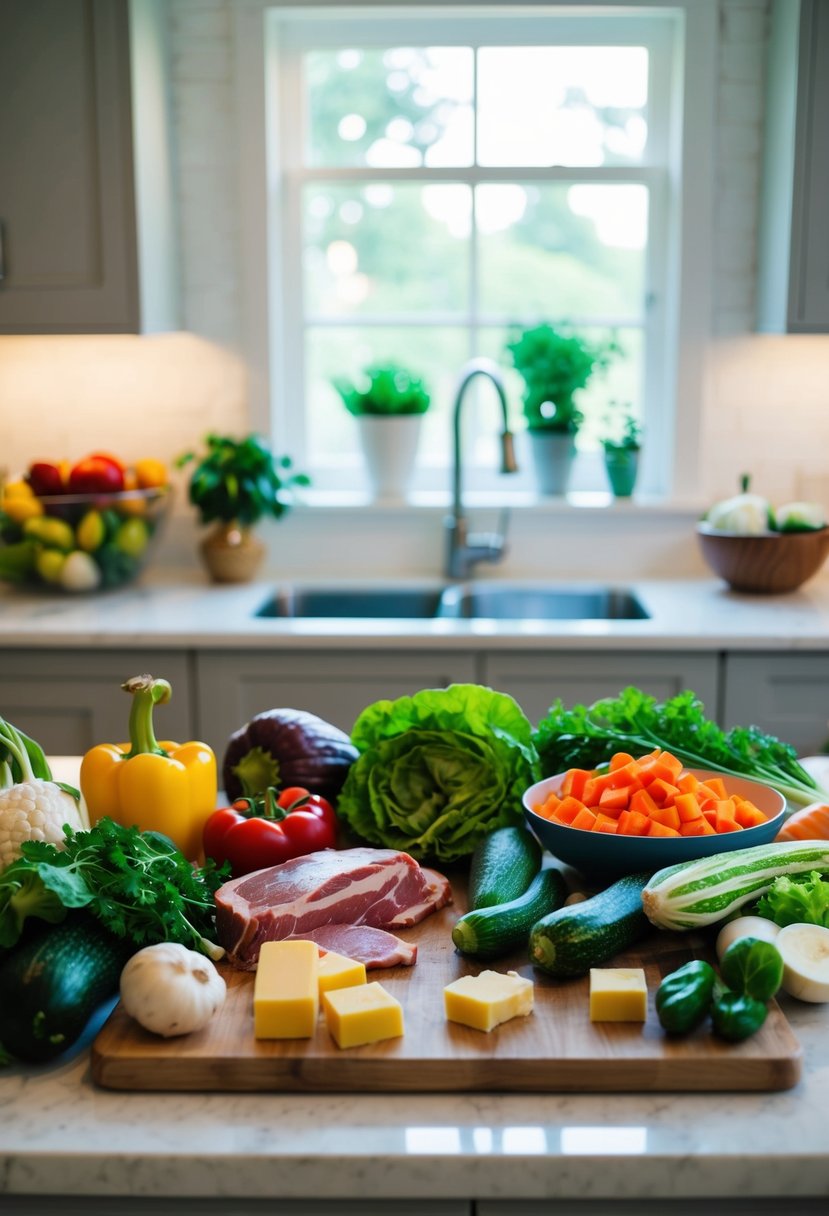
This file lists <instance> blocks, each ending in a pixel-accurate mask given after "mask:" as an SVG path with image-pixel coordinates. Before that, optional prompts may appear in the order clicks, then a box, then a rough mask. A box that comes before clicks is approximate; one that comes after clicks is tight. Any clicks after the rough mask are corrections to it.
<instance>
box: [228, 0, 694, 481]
mask: <svg viewBox="0 0 829 1216" xmlns="http://www.w3.org/2000/svg"><path fill="white" fill-rule="evenodd" d="M346 7H347V8H348V18H347V20H346V24H347V28H348V30H349V36H348V37H346V38H345V42H349V41H351V42H353V41H354V34H353V31H354V25H353V20H354V19H364V20H366V21H367V25H366V27H365V28H366V35H367V36H368V31H369V30H372V31H373V40H374V41H375V42H376V43H382V44H384V45H392V44H393V43H394V42H398V44H399V43H400V42H401V41H403V42H405V41H406V39H405V38H402V39H401V31H400V26H399V25H397V24H396V23H395V20H394V17H395V15H397V16H398V17H399V16H400V13H401V11H404V12H405V14H406V17H407V19H409V20H414V18H412V12H413V11H416V13H417V20H423V21H425V22H426V23H427V24H428V25H429V31H430V32H429V40H430V41H431V42H432V43H433V44H436V43H439V42H445V41H446V40H447V38H448V37H451V34H450V31H451V30H452V23H453V20H455V19H456V18H457V17H459V16H460V17H462V16H464V6H463V5H454V6H452V8H451V9H447V8H440V9H436V8H430V7H428V6H421V5H412V4H386V5H384V6H382V7H379V6H378V7H372V8H354V7H352V6H346V5H338V4H336V3H335V4H331V3H329V4H326V5H316V4H314V3H313V2H312V3H310V4H308V3H306V4H304V5H303V6H302V7H301V8H297V6H296V5H284V4H278V3H276V4H274V3H270V4H268V3H267V2H266V0H246V2H245V4H244V5H243V6H242V7H240V8H238V9H237V10H236V14H235V21H236V30H235V35H236V48H237V81H238V97H237V102H238V115H239V134H240V139H239V153H240V155H239V168H240V174H241V181H242V183H243V186H242V214H241V234H242V245H243V250H244V255H243V301H242V303H243V332H244V334H245V346H246V351H245V353H246V354H247V357H248V361H249V364H250V366H251V408H252V420H253V422H254V424H255V425H257V427H258V429H260V430H262V431H264V432H265V433H268V434H270V435H271V436H272V437H273V441H274V444H275V446H276V447H277V448H279V449H280V450H288V451H291V453H292V454H294V455H296V453H297V452H298V451H301V435H300V433H299V431H298V430H297V429H296V411H295V409H293V410H292V408H291V402H294V403H295V402H296V400H297V396H296V386H297V384H301V373H300V375H299V378H298V372H297V363H298V360H299V353H300V352H299V345H300V344H299V343H298V342H297V339H296V334H294V335H292V336H289V334H290V326H289V325H288V326H287V327H286V324H285V321H286V317H287V316H288V315H289V313H290V308H291V305H290V301H291V295H292V293H293V292H295V291H296V274H297V270H296V265H295V266H294V269H293V270H291V268H290V257H289V258H288V259H287V260H286V258H285V250H284V247H282V248H281V247H280V244H281V242H280V241H279V240H274V239H272V235H273V234H269V231H268V212H269V208H273V207H274V206H276V207H278V208H280V209H281V212H282V224H283V229H282V230H283V233H289V232H294V233H295V232H297V231H298V230H299V227H298V221H299V216H298V215H297V214H296V213H295V210H294V208H293V207H292V206H291V199H292V198H294V199H295V198H296V197H297V192H296V191H293V192H292V191H290V190H286V189H285V182H286V178H285V177H284V176H283V174H282V173H281V171H277V170H276V169H275V167H274V166H275V165H276V164H277V162H279V163H280V164H281V165H282V164H284V163H285V160H286V156H287V159H288V169H289V171H290V167H291V158H292V157H293V158H294V159H295V158H296V155H297V150H296V147H295V146H293V147H292V145H291V142H290V135H289V133H290V130H291V125H290V121H289V119H290V116H285V117H284V120H283V116H282V115H280V114H279V109H278V97H277V96H276V95H275V94H274V92H273V90H274V88H275V86H276V84H277V82H276V81H275V79H274V78H273V76H272V74H271V73H270V71H269V70H268V64H269V63H270V64H272V62H273V58H272V52H273V49H274V48H273V39H274V38H275V37H276V35H277V31H278V29H279V18H280V16H282V17H283V18H284V17H286V16H288V17H291V18H295V19H300V18H301V19H302V20H303V21H309V20H310V21H313V22H314V23H317V28H318V29H319V30H320V31H321V33H323V34H324V37H325V38H328V39H329V40H330V42H331V43H332V45H342V44H343V43H342V38H343V30H344V28H345V27H344V25H343V24H341V23H342V22H343V20H344V19H343V18H342V9H343V8H346ZM472 7H474V8H475V9H476V13H475V16H476V17H477V16H479V15H480V14H481V6H472ZM338 10H339V11H338ZM614 10H622V11H623V12H624V13H625V14H631V13H635V14H636V15H637V16H639V17H641V18H643V19H646V18H647V17H648V15H649V12H650V14H651V15H653V10H658V12H659V13H663V14H664V13H666V12H668V13H670V14H671V15H672V17H673V19H674V30H675V35H676V36H675V38H674V43H673V51H672V53H673V54H674V56H675V57H676V58H675V61H674V72H673V77H674V82H675V93H674V96H673V97H672V99H671V106H670V117H669V121H670V122H671V123H672V124H674V127H675V129H676V127H677V126H678V127H679V130H680V135H679V136H677V137H676V138H675V139H674V149H675V154H674V157H673V159H672V160H671V161H670V162H669V163H668V169H667V173H664V174H663V173H661V172H660V171H659V170H656V169H655V168H654V166H653V165H652V164H647V163H646V164H643V165H642V166H641V168H636V169H628V168H625V169H624V170H623V173H624V176H625V179H626V180H637V179H640V180H643V181H646V182H647V184H648V186H649V188H650V191H651V207H652V208H653V213H652V216H651V220H650V231H651V240H650V247H651V249H652V251H653V253H654V254H655V255H658V253H659V251H660V250H664V251H665V257H664V261H660V258H659V256H652V257H651V258H650V259H649V264H648V274H647V279H648V291H649V293H652V298H653V297H655V307H654V310H653V314H652V315H651V316H649V318H648V328H649V340H648V343H647V348H648V350H650V351H653V350H654V342H653V341H652V334H653V333H654V332H656V333H657V334H659V335H660V338H659V340H660V341H661V342H662V349H663V351H664V352H665V353H664V361H663V375H662V378H661V381H660V382H659V383H655V380H654V376H653V372H652V369H648V374H646V383H647V384H648V387H649V390H650V400H649V401H647V402H646V403H645V423H646V426H647V430H648V443H647V445H646V447H645V451H644V463H643V471H642V482H641V485H642V488H643V490H644V491H645V492H646V493H647V494H650V495H651V496H652V497H653V498H655V499H664V500H667V499H671V500H674V501H676V500H678V499H679V500H682V499H688V498H693V497H694V494H695V491H696V487H697V480H698V468H699V432H700V424H701V417H702V412H703V408H704V402H705V392H706V387H707V374H706V347H707V343H708V341H709V337H710V332H711V324H710V315H711V299H710V282H711V273H710V272H711V263H710V249H711V223H712V217H711V212H712V193H713V152H712V144H713V140H712V135H713V129H714V127H713V114H714V89H715V83H716V70H715V65H716V54H715V51H716V29H717V22H716V18H717V9H716V2H715V0H677V2H676V3H673V4H668V5H663V4H655V3H654V4H652V3H648V2H646V3H641V4H638V5H635V6H631V5H627V4H622V3H614V2H611V3H609V4H604V5H601V6H594V5H590V4H570V5H567V6H562V5H532V4H531V5H521V6H510V11H509V15H508V16H507V15H505V16H503V17H502V18H501V19H500V20H501V21H502V23H503V24H502V25H501V30H500V32H498V35H497V38H496V37H493V40H494V41H497V42H503V44H504V45H506V44H508V43H509V42H510V41H511V42H513V44H515V43H519V44H520V43H524V44H525V43H526V42H527V27H524V26H522V28H521V31H520V35H519V36H516V35H515V33H514V32H513V33H512V34H510V29H511V28H513V16H514V15H516V14H518V13H520V14H521V15H522V16H525V17H526V18H527V21H528V22H531V23H538V24H537V25H536V28H537V29H538V31H539V32H540V34H539V36H542V34H543V27H544V19H545V17H548V16H550V15H553V16H556V17H557V18H559V19H560V18H561V17H562V15H565V16H570V17H572V18H573V20H575V21H578V20H579V18H583V17H584V16H585V15H591V16H592V15H594V14H595V13H596V12H597V11H598V12H601V13H602V14H603V15H604V16H606V17H607V20H608V22H609V23H610V24H611V26H616V25H617V23H619V21H620V18H619V17H618V15H617V13H614ZM467 15H468V6H467ZM388 18H391V21H390V23H388V24H387V19H388ZM486 19H487V21H489V22H491V23H492V24H491V27H490V28H491V29H493V31H494V30H496V29H497V23H498V21H499V18H497V17H493V16H492V15H491V13H490V12H487V14H486ZM438 20H439V21H440V22H441V24H440V25H439V26H438V27H436V26H435V25H434V22H435V21H438ZM456 28H457V27H456ZM620 28H621V29H624V22H622V24H621V27H620ZM395 30H396V31H397V32H396V33H391V36H390V31H395ZM621 36H622V37H624V35H621ZM603 37H606V35H605V34H604V33H603ZM542 40H543V38H542ZM579 40H580V41H585V40H586V36H585V34H584V33H583V32H582V33H581V34H580V38H579ZM593 40H594V41H597V40H600V39H599V37H598V33H597V35H596V37H595V38H594V39H593ZM627 40H630V38H628V39H627ZM361 41H362V42H363V45H368V43H367V42H366V41H365V40H364V39H361ZM462 41H463V42H464V45H470V42H469V37H468V29H467V31H466V33H465V34H464V36H463V38H462ZM660 62H664V58H663V59H662V60H661V61H660ZM266 116H270V117H269V118H268V117H266ZM658 118H659V116H658V115H656V114H654V113H651V115H650V116H649V121H650V122H653V123H654V129H653V131H652V132H651V138H652V139H653V140H655V141H656V145H654V144H650V146H651V147H653V146H657V147H658V145H659V141H660V140H664V139H665V138H666V132H665V131H664V130H662V131H660V130H659V123H658ZM649 143H650V141H649ZM663 146H664V144H663ZM266 149H269V150H270V153H271V155H266ZM307 172H308V171H307V170H306V173H307ZM370 172H372V173H374V171H373V170H372V171H370ZM519 172H520V175H521V176H522V178H523V177H525V176H526V171H519ZM355 173H356V174H357V175H359V171H355V170H351V169H346V170H343V171H342V174H343V176H344V177H349V178H352V179H353V178H354V176H355ZM478 173H479V171H476V175H477V174H478ZM326 175H327V176H328V171H326ZM384 176H393V175H392V174H390V172H389V171H386V173H384ZM451 176H452V179H453V180H461V177H462V171H461V172H458V171H455V170H452V171H451ZM504 176H510V177H515V176H516V173H515V171H514V170H512V169H510V170H507V171H506V173H505V174H504ZM540 176H543V178H544V180H545V181H553V180H555V179H556V177H557V176H560V177H561V178H562V179H564V180H569V179H571V178H573V177H577V178H579V179H580V180H584V178H585V176H586V175H585V173H584V171H582V170H569V169H568V170H551V171H550V170H543V171H541V174H540ZM660 178H661V183H660ZM660 225H661V226H662V227H663V229H664V230H665V231H664V239H658V238H659V226H660ZM654 236H656V238H657V239H654ZM283 240H284V238H283ZM263 253H264V255H265V256H263ZM295 261H296V260H295ZM672 277H673V280H674V281H675V282H676V283H677V284H678V286H677V290H675V291H671V290H667V289H666V287H667V284H668V283H669V281H670V280H671V278H672ZM294 298H295V297H294ZM660 331H661V333H660ZM660 398H661V401H660ZM666 399H667V400H668V401H673V403H674V408H673V409H665V408H662V407H661V402H664V401H665V400H666ZM292 415H293V416H292ZM499 488H500V487H499ZM447 494H448V486H447Z"/></svg>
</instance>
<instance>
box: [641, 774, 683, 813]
mask: <svg viewBox="0 0 829 1216" xmlns="http://www.w3.org/2000/svg"><path fill="white" fill-rule="evenodd" d="M648 793H649V794H650V796H651V798H653V800H654V802H656V803H658V805H659V806H665V804H666V803H667V804H669V805H672V804H673V801H674V799H675V798H676V796H677V794H678V793H679V790H678V789H677V787H676V786H675V785H673V784H672V783H671V782H670V781H665V779H664V778H662V777H654V779H653V781H651V782H650V784H649V785H648Z"/></svg>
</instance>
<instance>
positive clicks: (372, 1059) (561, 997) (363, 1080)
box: [92, 881, 802, 1093]
mask: <svg viewBox="0 0 829 1216" xmlns="http://www.w3.org/2000/svg"><path fill="white" fill-rule="evenodd" d="M453 887H454V891H455V902H454V903H453V905H452V906H450V907H448V908H444V909H443V910H442V911H441V912H438V913H436V914H435V915H433V916H431V917H430V918H428V919H427V920H426V921H424V922H423V923H422V924H420V925H417V926H415V927H414V928H412V929H408V930H404V931H402V932H401V933H400V936H401V937H405V938H407V939H409V940H412V941H415V942H417V947H418V956H417V963H416V964H415V966H413V967H396V968H391V969H388V970H384V971H371V972H369V979H376V980H379V981H380V982H381V983H382V984H383V985H384V986H385V987H386V988H387V989H388V991H389V992H391V993H392V994H393V995H394V996H395V997H397V999H398V1000H399V1001H400V1002H401V1003H402V1005H403V1011H404V1021H405V1035H404V1036H403V1038H400V1039H390V1040H387V1041H386V1042H383V1043H377V1044H371V1045H368V1046H365V1047H356V1048H351V1049H349V1050H347V1051H341V1050H340V1049H339V1048H338V1047H337V1046H336V1044H335V1043H334V1041H333V1039H332V1038H331V1037H330V1035H329V1034H328V1031H327V1029H326V1026H325V1020H324V1018H323V1015H322V1014H320V1022H319V1026H318V1029H317V1032H316V1034H315V1035H314V1037H313V1038H312V1039H307V1040H300V1039H294V1040H286V1041H281V1042H277V1041H271V1042H257V1041H256V1039H254V1037H253V1012H252V1000H253V975H252V974H251V973H246V972H239V971H234V970H233V969H232V968H231V967H229V966H224V965H220V968H221V970H222V973H223V974H224V976H225V978H226V980H227V983H228V992H227V999H226V1001H225V1004H224V1006H223V1007H222V1009H221V1010H220V1011H219V1013H218V1014H217V1015H216V1017H215V1018H214V1019H213V1020H212V1022H211V1023H210V1025H209V1026H208V1027H206V1028H205V1029H204V1030H202V1031H199V1032H197V1033H195V1034H192V1035H187V1036H183V1037H181V1038H176V1039H162V1038H159V1037H158V1036H156V1035H152V1034H150V1033H149V1032H147V1031H145V1030H143V1029H142V1028H141V1027H140V1026H139V1025H138V1024H137V1023H136V1022H135V1021H134V1020H133V1019H132V1018H130V1017H129V1016H128V1015H127V1014H126V1013H125V1012H124V1010H123V1009H122V1008H121V1006H120V1005H117V1006H116V1007H115V1009H114V1010H113V1012H112V1014H111V1015H110V1017H109V1019H108V1021H107V1022H106V1023H105V1025H104V1026H103V1027H102V1029H101V1030H100V1031H99V1033H98V1035H97V1037H96V1039H95V1041H94V1043H93V1047H92V1077H93V1079H94V1081H95V1082H96V1083H97V1084H98V1085H101V1086H105V1087H108V1088H111V1089H124V1090H176V1091H184V1090H202V1091H254V1090H255V1091H304V1092H320V1093H321V1092H330V1091H350V1092H369V1091H370V1092H392V1091H409V1092H417V1091H420V1092H427V1091H431V1092H441V1091H442V1092H451V1093H457V1092H460V1091H464V1090H503V1091H519V1090H533V1091H537V1092H556V1091H575V1092H588V1091H592V1092H607V1091H614V1090H615V1091H639V1092H645V1091H657V1090H666V1091H669V1090H674V1091H675V1090H697V1091H699V1090H719V1091H723V1090H775V1089H788V1088H790V1087H791V1086H793V1085H795V1084H796V1083H797V1081H798V1079H799V1077H800V1070H801V1057H802V1051H801V1048H800V1045H799V1044H798V1042H797V1040H796V1039H795V1037H794V1035H793V1034H792V1031H791V1029H790V1027H789V1024H788V1022H787V1021H786V1019H785V1017H784V1016H783V1013H782V1012H781V1010H780V1008H779V1007H778V1005H777V1004H776V1002H771V1007H770V1011H769V1016H768V1018H767V1020H766V1022H765V1024H764V1026H763V1027H762V1029H761V1030H760V1031H759V1032H758V1033H757V1034H756V1035H754V1036H753V1037H752V1038H750V1039H747V1040H745V1041H744V1042H743V1043H738V1044H729V1043H725V1042H723V1041H721V1040H719V1039H717V1038H716V1037H715V1036H714V1035H713V1034H712V1033H711V1030H710V1026H708V1025H706V1026H705V1027H704V1028H702V1029H700V1030H698V1031H696V1032H695V1033H694V1034H692V1035H690V1036H687V1037H684V1038H678V1039H670V1038H668V1037H667V1036H666V1035H665V1033H664V1031H663V1030H662V1029H661V1027H660V1025H659V1022H658V1020H657V1017H656V1013H655V1011H654V996H655V993H656V989H657V988H658V986H659V982H660V980H661V979H662V977H663V976H664V975H667V974H668V973H669V972H671V971H674V970H675V969H676V968H677V967H679V966H681V965H682V964H683V963H685V962H687V961H688V960H689V959H690V958H692V957H709V958H710V954H709V945H708V944H707V943H706V940H705V939H703V938H702V937H700V936H692V935H690V934H682V935H680V934H671V933H660V932H656V931H654V933H653V934H652V935H651V936H650V937H649V938H648V939H647V940H645V941H643V942H641V943H640V944H639V945H638V946H637V947H636V948H635V949H633V950H631V951H629V952H628V953H626V954H625V955H623V956H619V957H618V958H616V959H614V960H612V963H613V965H614V966H627V967H644V969H645V974H646V978H647V982H648V992H649V998H648V1017H647V1021H646V1022H645V1023H644V1025H643V1024H641V1023H640V1024H630V1023H612V1022H608V1023H601V1024H591V1023H590V1021H589V1017H588V980H587V978H586V977H585V978H583V979H578V980H569V981H557V980H553V979H551V978H549V977H545V976H544V975H543V974H542V973H541V972H539V971H536V970H535V969H534V968H533V967H532V966H531V965H530V964H529V962H528V959H527V955H526V952H519V953H518V954H516V955H514V956H512V957H511V958H507V959H500V960H498V961H497V962H496V963H489V964H476V963H472V962H471V961H468V960H466V959H464V958H463V957H462V956H461V955H459V954H458V953H457V952H456V951H455V948H454V946H453V945H452V940H451V931H452V925H453V924H454V922H455V920H456V918H457V917H458V916H459V915H460V913H461V911H462V910H463V908H464V902H463V901H464V894H465V893H464V889H463V883H462V882H460V881H459V882H457V883H453ZM606 965H610V963H608V964H606ZM486 966H489V967H491V968H493V969H496V970H499V971H507V970H515V971H518V972H519V973H520V974H521V975H524V976H527V977H528V978H531V979H532V980H533V982H534V985H535V1009H534V1011H533V1013H531V1014H530V1015H529V1016H528V1017H526V1018H517V1019H514V1020H513V1021H511V1022H508V1023H505V1024H504V1025H502V1026H498V1027H496V1029H495V1030H493V1031H492V1032H491V1033H489V1034H484V1033H482V1032H481V1031H476V1030H471V1029H469V1028H467V1027H464V1026H459V1025H456V1024H453V1023H451V1022H447V1021H446V1019H445V1017H444V1013H443V988H444V986H445V985H446V984H448V983H450V982H451V981H452V980H453V979H456V978H457V977H458V976H460V975H464V974H466V973H467V972H472V973H477V972H478V971H480V970H483V969H484V968H485V967H486Z"/></svg>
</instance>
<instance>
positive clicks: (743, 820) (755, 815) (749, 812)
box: [734, 798, 768, 828]
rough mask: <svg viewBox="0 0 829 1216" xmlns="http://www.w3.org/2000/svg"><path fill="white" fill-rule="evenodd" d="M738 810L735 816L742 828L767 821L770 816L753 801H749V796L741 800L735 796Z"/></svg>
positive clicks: (752, 826)
mask: <svg viewBox="0 0 829 1216" xmlns="http://www.w3.org/2000/svg"><path fill="white" fill-rule="evenodd" d="M734 801H735V804H736V807H737V809H736V811H735V812H734V818H735V819H736V820H737V823H738V824H739V825H740V827H741V828H754V827H756V826H757V824H758V823H765V822H766V819H767V818H768V816H766V815H764V814H763V812H762V811H761V810H760V809H759V807H756V806H755V805H754V803H753V802H749V800H748V799H747V798H741V799H740V800H739V801H737V799H736V798H735V800H734Z"/></svg>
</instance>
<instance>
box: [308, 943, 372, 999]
mask: <svg viewBox="0 0 829 1216" xmlns="http://www.w3.org/2000/svg"><path fill="white" fill-rule="evenodd" d="M365 982H366V965H365V963H360V962H357V960H356V959H353V958H346V957H345V955H344V954H337V953H336V951H334V950H329V951H328V953H327V954H324V955H323V956H322V958H321V959H320V965H319V990H320V996H322V994H323V992H331V991H332V990H333V989H334V988H353V987H354V986H355V984H364V983H365Z"/></svg>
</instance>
